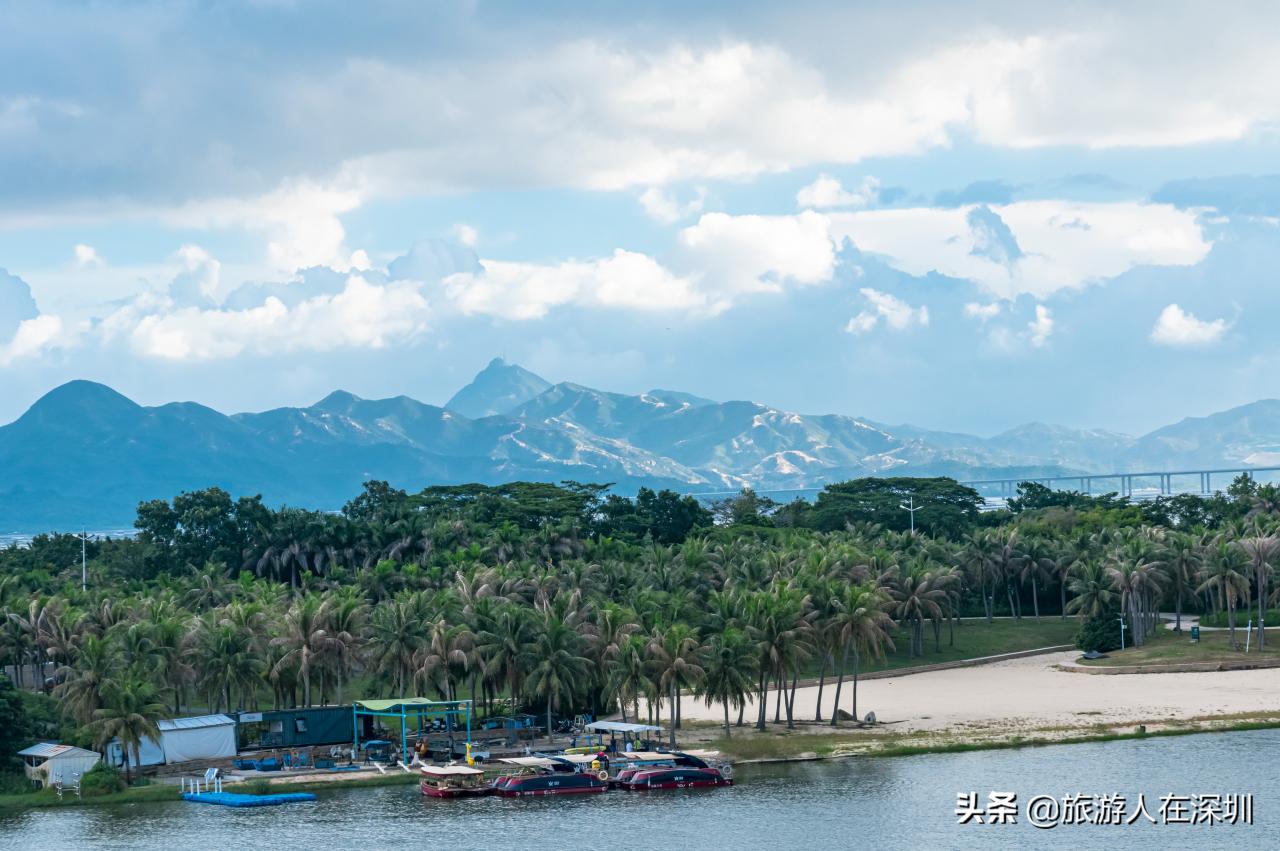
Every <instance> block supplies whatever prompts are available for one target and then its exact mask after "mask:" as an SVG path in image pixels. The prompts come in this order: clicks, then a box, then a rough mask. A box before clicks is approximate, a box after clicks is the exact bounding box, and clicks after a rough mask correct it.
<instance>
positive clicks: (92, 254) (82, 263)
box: [71, 243, 105, 269]
mask: <svg viewBox="0 0 1280 851" xmlns="http://www.w3.org/2000/svg"><path fill="white" fill-rule="evenodd" d="M71 250H72V253H73V254H74V255H75V258H76V265H77V266H79V267H80V268H82V269H84V268H93V267H96V266H103V265H105V263H104V261H103V260H102V258H101V257H99V256H98V252H97V250H96V249H95V248H94V247H93V246H92V245H85V244H84V243H78V244H77V245H76V246H75V247H74V248H72V249H71Z"/></svg>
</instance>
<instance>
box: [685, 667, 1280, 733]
mask: <svg viewBox="0 0 1280 851" xmlns="http://www.w3.org/2000/svg"><path fill="white" fill-rule="evenodd" d="M1078 655H1079V654H1078V653H1075V652H1064V653H1051V654H1045V655H1043V656H1029V657H1026V658H1023V659H1013V660H1010V661H1008V662H996V663H994V664H990V665H980V666H975V667H971V668H954V669H951V670H947V671H934V672H930V673H923V674H912V675H910V676H903V677H894V678H890V679H878V680H863V681H860V682H859V684H858V715H859V716H860V717H861V716H864V715H866V713H867V712H868V711H874V712H875V713H876V717H877V719H878V720H879V721H880V722H900V723H896V724H894V725H893V726H892V727H891V728H890V729H892V730H894V731H907V730H940V729H946V728H962V727H964V726H967V725H973V726H980V727H982V728H986V729H992V728H996V729H998V728H1000V727H1008V728H1010V729H1014V728H1017V729H1033V728H1043V727H1056V726H1087V725H1092V724H1123V723H1126V722H1139V721H1153V720H1159V719H1165V720H1176V719H1187V718H1192V717H1195V716H1201V715H1213V714H1234V713H1244V712H1268V711H1271V712H1277V713H1280V668H1269V669H1262V670H1255V671H1221V672H1213V673H1192V674H1132V675H1098V674H1078V673H1071V672H1068V671H1059V670H1056V669H1054V667H1053V666H1054V665H1056V664H1059V663H1062V662H1067V661H1071V660H1074V659H1075V658H1076V657H1077V656H1078ZM850 685H851V684H850V683H849V682H848V681H846V682H845V685H844V690H843V691H842V693H841V696H840V705H841V708H843V709H844V710H845V711H846V712H847V711H849V710H850V708H851V705H850V701H851V689H850ZM834 695H835V683H834V681H831V682H828V684H827V687H826V689H825V690H824V691H823V696H822V703H823V717H825V718H828V719H829V718H830V717H831V701H832V699H833V697H834ZM817 696H818V689H817V687H816V686H813V687H810V688H801V689H798V690H797V691H796V706H795V711H796V717H797V718H804V719H812V718H813V712H814V703H815V701H816V700H817ZM773 708H774V693H773V692H770V695H769V705H768V711H769V718H770V720H772V719H773ZM681 711H682V713H683V716H684V717H686V718H691V719H708V720H714V721H719V720H721V719H722V718H723V714H722V713H723V710H722V709H721V707H720V705H719V704H716V705H714V706H712V707H709V708H708V707H707V706H706V705H705V704H703V703H702V702H701V701H694V700H689V699H686V700H685V701H684V702H683V706H682V709H681ZM754 711H755V707H754V704H749V705H748V706H747V712H746V719H747V720H748V721H750V720H753V719H754V718H755V714H754ZM785 711H786V710H785V708H784V710H783V712H784V717H785ZM731 717H735V718H736V713H732V714H731Z"/></svg>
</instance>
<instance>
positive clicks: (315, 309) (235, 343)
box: [103, 275, 428, 361]
mask: <svg viewBox="0 0 1280 851" xmlns="http://www.w3.org/2000/svg"><path fill="white" fill-rule="evenodd" d="M427 318H428V317H427V300H426V297H425V296H424V295H423V294H422V292H421V291H420V288H419V286H418V285H417V284H414V283H411V282H402V283H394V284H389V285H386V286H379V285H376V284H372V283H370V282H368V281H366V280H364V278H362V277H360V276H359V275H352V276H351V277H349V278H348V279H347V281H346V285H345V286H344V287H343V289H342V291H341V292H339V293H337V294H334V295H329V294H323V295H317V296H313V297H311V298H308V299H306V300H304V301H302V302H300V303H299V304H297V305H296V306H294V307H292V308H291V307H288V306H286V305H285V304H284V302H282V301H281V300H280V299H278V298H275V297H273V296H269V297H268V298H267V299H266V300H265V301H264V302H263V303H262V304H261V305H258V306H256V307H251V308H247V309H243V310H228V309H222V308H218V309H201V308H198V307H183V308H179V309H177V310H173V311H168V312H158V313H152V314H146V315H139V313H138V311H137V310H136V309H134V308H131V307H130V308H123V309H122V310H120V311H117V312H116V313H115V314H113V315H112V316H110V317H108V318H107V319H106V320H105V321H104V323H103V324H104V328H105V330H106V332H107V334H108V336H109V337H111V336H116V335H119V336H121V337H123V338H124V339H126V340H127V342H128V344H129V345H130V346H131V347H132V348H133V349H134V351H136V352H138V353H139V354H141V355H144V356H146V357H154V358H159V359H163V360H178V361H201V360H213V359H219V358H229V357H235V356H237V355H240V354H242V353H245V352H252V353H257V354H271V353H277V352H285V351H327V350H331V349H340V348H373V349H377V348H383V347H386V346H388V345H391V344H393V343H398V342H405V341H407V340H410V339H413V338H414V337H416V336H418V335H420V334H422V333H423V332H424V331H425V330H426V329H427Z"/></svg>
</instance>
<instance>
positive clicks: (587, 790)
mask: <svg viewBox="0 0 1280 851" xmlns="http://www.w3.org/2000/svg"><path fill="white" fill-rule="evenodd" d="M607 791H609V787H608V786H604V785H601V786H571V787H568V788H560V789H494V790H493V793H494V794H495V795H501V796H502V797H504V798H538V797H543V796H545V795H592V794H596V793H599V792H607Z"/></svg>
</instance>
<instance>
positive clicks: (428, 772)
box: [421, 765, 490, 798]
mask: <svg viewBox="0 0 1280 851" xmlns="http://www.w3.org/2000/svg"><path fill="white" fill-rule="evenodd" d="M421 789H422V794H424V795H427V796H428V797H431V798H475V797H479V796H480V795H487V794H489V791H490V789H489V787H488V785H486V784H485V782H484V772H483V771H481V770H480V769H478V768H472V767H471V766H469V765H424V766H422V783H421Z"/></svg>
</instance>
